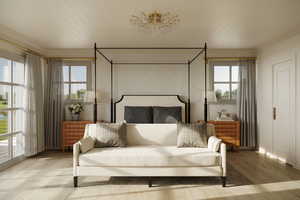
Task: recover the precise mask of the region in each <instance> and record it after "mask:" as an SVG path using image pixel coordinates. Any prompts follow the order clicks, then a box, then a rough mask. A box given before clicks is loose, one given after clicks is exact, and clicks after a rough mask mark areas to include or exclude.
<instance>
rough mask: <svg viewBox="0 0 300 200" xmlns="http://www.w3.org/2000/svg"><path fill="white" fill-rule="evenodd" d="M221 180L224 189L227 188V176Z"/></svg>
mask: <svg viewBox="0 0 300 200" xmlns="http://www.w3.org/2000/svg"><path fill="white" fill-rule="evenodd" d="M221 180H222V187H226V176H222V177H221Z"/></svg>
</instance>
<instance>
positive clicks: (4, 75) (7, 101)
mask: <svg viewBox="0 0 300 200" xmlns="http://www.w3.org/2000/svg"><path fill="white" fill-rule="evenodd" d="M24 72H25V66H24V62H18V61H13V60H9V59H6V58H1V57H0V164H1V163H4V162H6V161H8V160H11V159H13V158H15V157H17V156H20V155H23V154H24V136H23V116H24V109H23V95H24V75H25V74H24Z"/></svg>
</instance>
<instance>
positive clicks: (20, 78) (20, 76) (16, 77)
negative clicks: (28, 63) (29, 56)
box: [13, 62, 25, 84]
mask: <svg viewBox="0 0 300 200" xmlns="http://www.w3.org/2000/svg"><path fill="white" fill-rule="evenodd" d="M24 76H25V74H24V64H23V63H19V62H13V82H14V83H19V84H24Z"/></svg>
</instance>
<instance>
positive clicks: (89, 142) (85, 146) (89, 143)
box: [79, 136, 95, 153]
mask: <svg viewBox="0 0 300 200" xmlns="http://www.w3.org/2000/svg"><path fill="white" fill-rule="evenodd" d="M79 144H80V151H81V152H82V153H86V152H88V151H89V150H91V149H92V148H94V144H95V140H94V139H93V137H91V136H87V137H85V138H82V139H81V140H79Z"/></svg>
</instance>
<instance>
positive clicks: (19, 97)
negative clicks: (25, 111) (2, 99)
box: [13, 86, 24, 108]
mask: <svg viewBox="0 0 300 200" xmlns="http://www.w3.org/2000/svg"><path fill="white" fill-rule="evenodd" d="M23 102H24V88H23V87H22V86H13V107H18V108H21V107H23Z"/></svg>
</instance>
